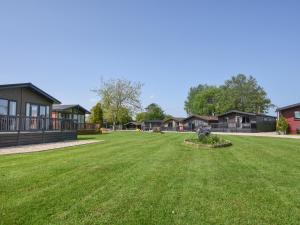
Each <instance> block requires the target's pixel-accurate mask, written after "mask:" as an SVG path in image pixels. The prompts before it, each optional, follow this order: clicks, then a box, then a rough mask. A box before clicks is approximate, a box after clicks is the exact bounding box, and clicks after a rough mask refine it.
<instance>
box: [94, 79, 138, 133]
mask: <svg viewBox="0 0 300 225" xmlns="http://www.w3.org/2000/svg"><path fill="white" fill-rule="evenodd" d="M142 86H143V85H142V84H141V83H140V82H137V83H135V82H131V81H129V80H126V79H111V80H108V81H102V84H101V87H100V88H99V89H97V90H94V91H95V92H96V93H97V94H98V95H99V96H100V98H101V103H102V107H103V110H104V114H105V117H106V118H109V120H110V121H111V122H112V124H113V129H114V130H115V126H116V123H117V122H118V121H119V117H120V116H121V114H122V110H124V108H125V109H127V110H128V111H129V112H131V113H134V112H136V111H137V110H140V109H141V108H142V107H141V101H140V96H141V89H142Z"/></svg>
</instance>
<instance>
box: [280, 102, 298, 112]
mask: <svg viewBox="0 0 300 225" xmlns="http://www.w3.org/2000/svg"><path fill="white" fill-rule="evenodd" d="M295 107H300V103H296V104H293V105H288V106H285V107H280V108H277V109H276V112H278V111H282V110H286V109H291V108H295Z"/></svg>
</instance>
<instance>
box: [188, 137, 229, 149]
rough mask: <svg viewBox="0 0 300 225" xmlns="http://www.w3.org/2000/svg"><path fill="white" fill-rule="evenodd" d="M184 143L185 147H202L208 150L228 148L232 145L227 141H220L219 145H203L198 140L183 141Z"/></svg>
mask: <svg viewBox="0 0 300 225" xmlns="http://www.w3.org/2000/svg"><path fill="white" fill-rule="evenodd" d="M184 143H185V144H186V145H190V146H192V147H195V148H203V147H208V148H224V147H229V146H231V145H232V142H231V141H229V140H222V141H221V142H219V143H211V144H209V143H203V142H201V141H200V140H199V139H196V138H195V139H185V140H184Z"/></svg>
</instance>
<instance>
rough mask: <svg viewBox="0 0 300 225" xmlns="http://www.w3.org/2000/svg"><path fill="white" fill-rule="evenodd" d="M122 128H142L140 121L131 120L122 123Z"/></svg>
mask: <svg viewBox="0 0 300 225" xmlns="http://www.w3.org/2000/svg"><path fill="white" fill-rule="evenodd" d="M123 129H125V130H137V129H139V130H140V129H142V123H139V122H135V121H131V122H129V123H126V124H124V126H123Z"/></svg>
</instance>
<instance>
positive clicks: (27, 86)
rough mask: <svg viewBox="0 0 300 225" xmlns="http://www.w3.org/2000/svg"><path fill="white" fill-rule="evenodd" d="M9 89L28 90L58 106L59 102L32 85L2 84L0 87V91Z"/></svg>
mask: <svg viewBox="0 0 300 225" xmlns="http://www.w3.org/2000/svg"><path fill="white" fill-rule="evenodd" d="M9 88H30V89H32V90H33V91H35V92H36V93H38V94H39V95H41V96H43V97H44V98H46V99H48V100H49V101H50V102H52V103H55V104H60V103H61V102H60V101H59V100H57V99H56V98H54V97H52V96H51V95H49V94H48V93H46V92H44V91H43V90H41V89H39V88H38V87H37V86H35V85H33V84H32V83H17V84H2V85H0V89H9Z"/></svg>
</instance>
